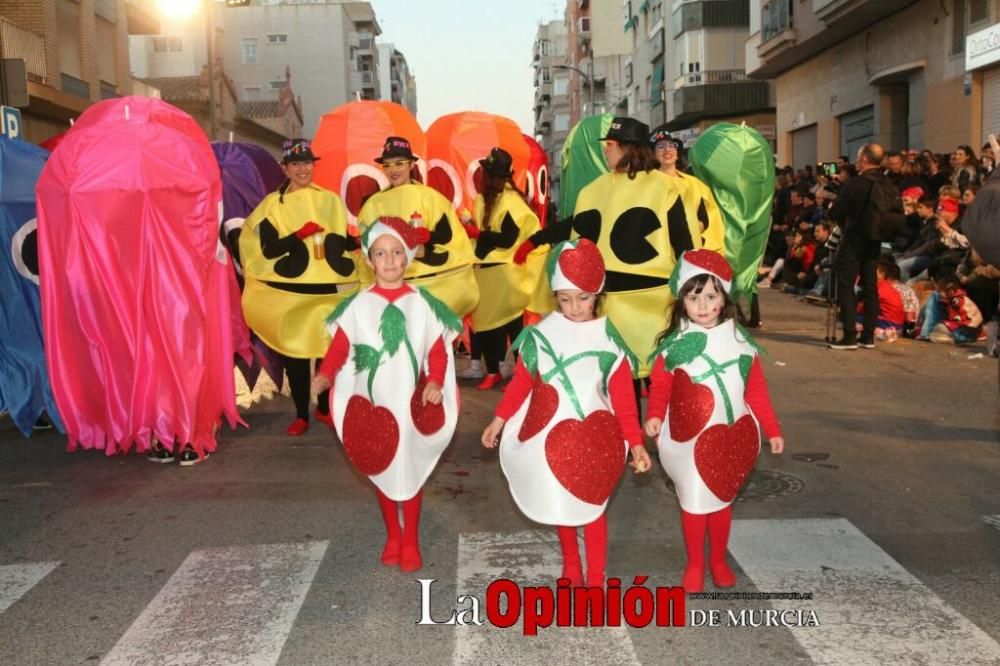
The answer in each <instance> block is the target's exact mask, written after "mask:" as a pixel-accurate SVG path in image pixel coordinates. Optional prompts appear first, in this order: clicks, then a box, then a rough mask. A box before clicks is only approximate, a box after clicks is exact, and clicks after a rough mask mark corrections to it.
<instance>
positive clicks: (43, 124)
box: [0, 0, 159, 143]
mask: <svg viewBox="0 0 1000 666" xmlns="http://www.w3.org/2000/svg"><path fill="white" fill-rule="evenodd" d="M158 31H159V14H158V11H157V9H156V6H155V2H154V0H128V1H127V2H126V0H0V55H2V57H3V58H20V59H23V60H24V61H25V66H26V70H27V77H28V81H27V88H28V106H26V107H24V108H22V109H21V114H22V121H23V127H22V131H23V138H24V139H25V140H27V141H31V142H35V143H39V142H41V141H44V140H45V139H47V138H49V137H51V136H54V135H56V134H59V133H60V132H64V131H65V130H66V129H68V128H69V121H70V119H72V118H75V117H77V116H79V115H80V114H81V113H83V111H84V110H85V109H86V108H87V107H88V106H90V105H91V104H93V103H95V102H98V101H100V100H102V99H107V98H110V97H117V96H121V95H130V94H133V93H135V94H148V95H152V96H156V95H157V91H156V90H153V89H149V88H146V87H144V86H141V85H134V84H133V81H132V77H131V75H130V73H129V49H128V36H129V35H130V34H133V35H135V34H154V33H156V32H158Z"/></svg>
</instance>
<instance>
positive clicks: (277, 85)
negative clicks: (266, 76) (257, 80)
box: [271, 79, 288, 90]
mask: <svg viewBox="0 0 1000 666" xmlns="http://www.w3.org/2000/svg"><path fill="white" fill-rule="evenodd" d="M286 85H288V81H285V79H275V80H273V81H271V90H281V89H282V88H284V87H285V86H286Z"/></svg>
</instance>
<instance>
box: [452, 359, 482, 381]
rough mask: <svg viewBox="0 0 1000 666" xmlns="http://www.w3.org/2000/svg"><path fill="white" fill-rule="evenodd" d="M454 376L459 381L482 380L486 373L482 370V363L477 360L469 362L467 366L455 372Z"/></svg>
mask: <svg viewBox="0 0 1000 666" xmlns="http://www.w3.org/2000/svg"><path fill="white" fill-rule="evenodd" d="M455 376H456V377H458V378H459V379H482V378H483V377H485V376H486V372H485V371H484V370H483V362H482V361H480V360H478V359H477V360H475V361H470V362H469V365H468V366H466V367H464V368H462V369H461V370H456V371H455Z"/></svg>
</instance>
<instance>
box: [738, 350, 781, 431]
mask: <svg viewBox="0 0 1000 666" xmlns="http://www.w3.org/2000/svg"><path fill="white" fill-rule="evenodd" d="M743 399H744V400H746V401H747V406H748V407H750V411H751V412H753V415H754V416H756V417H757V421H758V422H759V423H760V428H761V430H763V431H764V437H767V438H768V439H770V438H772V437H781V424H780V423H778V416H777V414H775V413H774V407H773V406H772V405H771V396H770V394H769V393H768V391H767V380H766V379H764V369H763V368H761V367H760V359H756V358H755V359H754V360H753V365H752V366H750V373H749V374H748V375H747V385H746V388H745V389H744V392H743Z"/></svg>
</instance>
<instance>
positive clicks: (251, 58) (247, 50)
mask: <svg viewBox="0 0 1000 666" xmlns="http://www.w3.org/2000/svg"><path fill="white" fill-rule="evenodd" d="M242 43H243V64H244V65H256V64H257V62H258V61H257V38H256V37H244V38H243V41H242Z"/></svg>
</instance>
